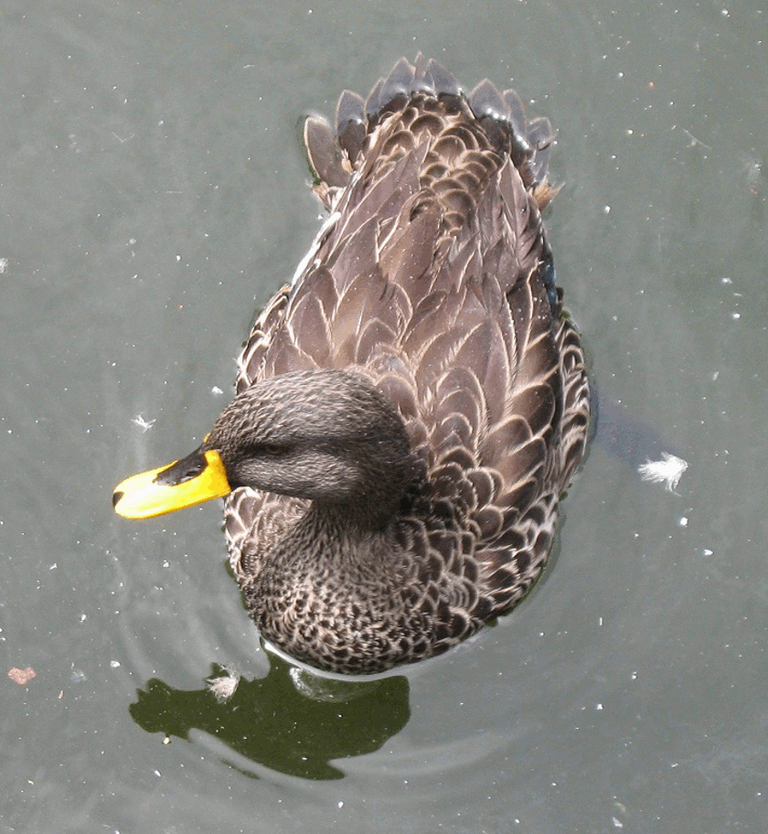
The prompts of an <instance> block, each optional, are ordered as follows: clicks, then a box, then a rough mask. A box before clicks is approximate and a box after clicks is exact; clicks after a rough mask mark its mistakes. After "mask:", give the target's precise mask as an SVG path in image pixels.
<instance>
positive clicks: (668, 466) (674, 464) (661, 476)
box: [637, 452, 688, 492]
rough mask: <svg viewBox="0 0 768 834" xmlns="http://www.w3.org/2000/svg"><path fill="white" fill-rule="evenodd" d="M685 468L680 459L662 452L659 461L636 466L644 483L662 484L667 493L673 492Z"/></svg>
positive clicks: (650, 461)
mask: <svg viewBox="0 0 768 834" xmlns="http://www.w3.org/2000/svg"><path fill="white" fill-rule="evenodd" d="M687 468H688V463H687V462H686V461H684V460H683V459H682V458H678V457H676V456H675V455H670V454H669V452H662V453H661V460H648V461H646V463H643V464H641V465H640V466H638V467H637V471H638V472H639V473H640V475H641V477H642V479H643V480H644V481H650V482H651V483H652V484H664V486H665V487H666V488H667V490H668V491H669V492H674V491H675V489H676V488H677V485H678V484H679V483H680V478H682V477H683V472H685V470H686V469H687Z"/></svg>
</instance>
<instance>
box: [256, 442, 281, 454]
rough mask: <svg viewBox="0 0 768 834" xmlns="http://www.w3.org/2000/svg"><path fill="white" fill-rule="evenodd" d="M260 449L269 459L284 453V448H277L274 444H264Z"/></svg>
mask: <svg viewBox="0 0 768 834" xmlns="http://www.w3.org/2000/svg"><path fill="white" fill-rule="evenodd" d="M261 448H262V451H263V452H264V454H265V455H269V456H270V457H277V456H278V455H282V454H284V453H285V447H284V446H278V445H277V444H275V443H265V444H264V445H263V446H262V447H261Z"/></svg>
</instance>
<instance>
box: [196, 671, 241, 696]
mask: <svg viewBox="0 0 768 834" xmlns="http://www.w3.org/2000/svg"><path fill="white" fill-rule="evenodd" d="M222 669H223V671H224V674H223V675H220V676H219V677H212V678H208V680H207V681H206V682H205V683H206V688H207V689H208V690H209V692H212V693H213V695H214V697H215V698H216V700H217V701H218V702H219V703H220V704H223V703H225V702H226V701H228V700H229V699H230V698H231V697H232V696H233V695H234V694H235V691H236V690H237V685H238V684H239V683H240V677H241V675H240V673H239V672H237V671H236V670H235V669H233V668H232V667H231V666H222Z"/></svg>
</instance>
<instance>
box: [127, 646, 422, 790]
mask: <svg viewBox="0 0 768 834" xmlns="http://www.w3.org/2000/svg"><path fill="white" fill-rule="evenodd" d="M268 657H269V659H270V669H269V673H268V674H267V676H266V677H265V678H262V679H259V680H252V681H246V680H241V681H240V682H239V684H238V685H237V688H236V690H235V691H234V694H233V695H232V696H231V698H228V699H227V700H226V702H220V701H218V700H217V699H216V697H215V695H214V694H213V692H211V691H210V689H209V688H202V689H196V690H190V691H185V690H180V689H174V688H172V687H170V686H168V685H167V684H166V683H164V682H163V681H161V680H159V679H157V678H152V679H150V680H149V681H147V683H146V686H145V687H144V689H140V690H138V691H137V699H136V701H135V703H133V704H131V706H130V713H131V716H132V718H133V720H134V721H135V722H136V723H137V724H138V725H139V726H140V727H141V728H142V729H144V730H146V731H147V732H150V733H156V732H162V733H165V734H166V735H167V736H170V737H173V736H175V737H177V738H183V739H186V738H188V737H189V734H190V731H192V730H202V731H203V732H205V733H210V734H211V735H212V736H215V737H216V738H217V739H218V740H219V741H220V742H223V743H224V744H226V745H227V746H228V747H230V748H231V749H232V750H233V751H235V752H236V753H238V754H240V755H241V756H244V757H246V758H247V759H250V760H251V761H253V762H257V763H259V764H262V765H265V766H267V767H269V768H271V769H273V770H276V771H280V772H281V773H286V774H289V775H292V776H301V777H304V778H306V779H340V778H342V777H343V776H344V773H343V771H342V770H341V769H340V768H339V767H337V766H334V765H332V764H331V761H333V760H338V759H345V758H349V757H351V756H359V755H362V754H363V753H370V752H372V751H374V750H378V749H379V748H380V747H381V746H382V745H383V744H384V743H385V742H386V741H387V740H388V739H389V738H391V737H392V736H394V735H395V734H396V733H398V732H399V731H400V730H401V729H402V728H403V727H404V726H405V725H406V723H407V722H408V719H409V717H410V707H409V697H408V696H409V686H408V680H407V678H405V677H403V676H402V675H397V676H390V677H384V678H378V679H373V680H371V679H368V680H350V679H345V680H336V679H332V678H326V677H321V676H317V675H315V674H313V673H312V672H310V671H306V670H302V669H299V668H297V667H295V666H293V665H291V664H289V663H287V662H286V661H285V660H283V659H282V658H279V657H276V656H274V655H272V654H268ZM213 675H214V676H222V675H223V676H226V675H227V670H226V669H224V668H223V667H219V666H214V668H213Z"/></svg>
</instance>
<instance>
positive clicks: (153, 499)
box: [112, 449, 232, 518]
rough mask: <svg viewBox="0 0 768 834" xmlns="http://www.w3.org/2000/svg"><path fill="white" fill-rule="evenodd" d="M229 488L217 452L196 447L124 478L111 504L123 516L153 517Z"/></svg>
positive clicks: (218, 496) (213, 496) (195, 502)
mask: <svg viewBox="0 0 768 834" xmlns="http://www.w3.org/2000/svg"><path fill="white" fill-rule="evenodd" d="M231 491H232V490H231V487H230V486H229V481H228V480H227V472H226V470H225V469H224V463H223V462H222V460H221V457H220V455H219V453H218V452H216V451H213V450H208V451H206V452H203V451H202V450H200V449H196V450H195V451H194V452H192V454H191V455H187V457H185V458H182V459H181V460H177V461H176V462H175V463H172V464H171V465H170V466H161V467H160V468H159V469H152V470H150V471H149V472H140V473H139V474H138V475H132V476H131V477H130V478H126V479H125V480H124V481H122V482H121V483H119V484H118V485H117V487H116V488H115V492H114V495H113V496H112V504H113V506H114V508H115V512H116V513H119V514H120V515H121V516H124V517H125V518H153V517H154V516H157V515H163V514H164V513H170V512H173V511H174V510H181V509H183V508H184V507H191V506H193V505H194V504H202V503H203V501H209V500H210V499H211V498H222V497H223V496H225V495H227V494H228V493H229V492H231Z"/></svg>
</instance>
